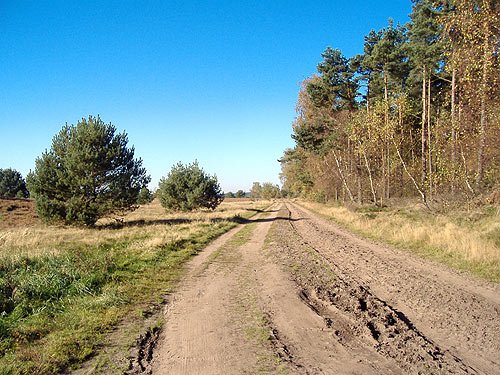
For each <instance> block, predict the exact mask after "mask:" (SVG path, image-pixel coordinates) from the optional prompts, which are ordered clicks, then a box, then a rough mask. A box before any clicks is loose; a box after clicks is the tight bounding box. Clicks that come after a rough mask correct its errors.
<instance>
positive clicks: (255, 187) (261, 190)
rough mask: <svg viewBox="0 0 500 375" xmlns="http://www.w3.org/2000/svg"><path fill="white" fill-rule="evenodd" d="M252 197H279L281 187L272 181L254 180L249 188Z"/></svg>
mask: <svg viewBox="0 0 500 375" xmlns="http://www.w3.org/2000/svg"><path fill="white" fill-rule="evenodd" d="M250 196H251V197H252V198H262V199H275V198H281V196H282V195H281V189H280V187H279V186H278V185H276V184H273V183H272V182H263V183H262V184H261V183H260V182H254V183H253V184H252V189H251V190H250Z"/></svg>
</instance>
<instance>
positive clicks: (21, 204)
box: [0, 198, 39, 229]
mask: <svg viewBox="0 0 500 375" xmlns="http://www.w3.org/2000/svg"><path fill="white" fill-rule="evenodd" d="M38 222H39V219H38V215H37V214H36V212H35V202H34V201H33V200H31V199H19V198H1V199H0V229H4V228H13V227H27V226H31V225H34V224H37V223H38Z"/></svg>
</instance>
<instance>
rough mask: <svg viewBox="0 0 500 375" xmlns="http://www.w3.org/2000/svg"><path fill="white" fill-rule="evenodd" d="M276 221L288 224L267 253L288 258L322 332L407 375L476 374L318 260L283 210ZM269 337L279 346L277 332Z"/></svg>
mask: <svg viewBox="0 0 500 375" xmlns="http://www.w3.org/2000/svg"><path fill="white" fill-rule="evenodd" d="M294 208H295V207H294ZM295 209H296V208H295ZM280 216H281V217H288V220H282V221H280V222H279V223H278V224H277V225H278V228H277V229H276V231H277V235H278V238H279V241H278V244H279V245H278V247H279V250H280V251H274V252H273V253H274V254H276V256H278V258H279V260H280V261H281V262H282V263H287V262H290V260H291V259H293V264H288V265H289V267H290V269H295V270H296V271H292V279H293V280H294V281H295V282H296V283H297V285H298V286H299V287H300V288H301V289H300V291H299V296H300V298H301V300H302V301H303V302H304V303H305V304H306V305H307V306H308V307H309V308H310V309H311V310H312V311H313V312H314V313H315V314H317V315H318V316H320V317H321V318H322V319H323V321H324V323H325V328H327V329H329V330H331V332H332V334H333V336H334V337H335V338H336V340H337V341H338V342H339V343H340V344H341V345H343V346H345V347H347V348H350V347H352V348H355V347H357V346H359V342H360V341H361V342H363V344H362V345H363V346H364V345H366V346H368V347H369V346H372V347H373V348H374V349H375V350H376V352H377V353H379V354H380V355H382V356H383V357H386V358H388V359H391V360H393V361H395V362H396V363H397V365H398V367H399V368H400V369H401V370H404V371H405V372H407V373H419V374H420V373H426V374H428V373H447V374H454V373H458V374H477V373H482V371H478V370H477V369H475V368H474V367H472V366H470V365H469V364H467V363H465V361H464V360H462V359H461V358H459V357H458V356H457V355H455V354H453V353H451V352H450V351H449V350H445V349H442V348H441V347H439V346H438V345H437V344H436V343H435V342H433V340H431V339H430V338H428V337H426V336H425V335H424V334H423V333H422V332H420V331H419V329H418V328H417V327H416V326H415V324H413V323H412V321H411V320H410V319H409V318H408V317H407V316H406V315H405V314H404V313H403V312H402V311H399V310H398V309H397V308H395V307H394V306H391V304H389V303H388V302H387V301H384V300H383V299H381V298H379V297H378V296H376V295H374V294H373V293H372V292H371V291H370V288H369V287H368V286H366V285H364V284H363V283H362V282H361V281H358V280H355V279H354V278H352V277H351V276H350V275H349V274H348V273H347V272H346V271H345V270H344V269H341V268H340V267H338V266H337V265H336V264H334V263H333V262H332V260H331V259H329V258H327V257H326V256H324V255H323V251H321V250H319V249H317V248H315V247H314V246H313V245H312V244H311V243H310V242H309V241H308V238H309V237H308V238H306V237H304V236H303V235H302V234H301V230H298V229H297V228H296V222H297V221H300V220H302V219H297V218H295V219H293V220H292V213H291V211H290V209H289V207H288V206H285V207H283V208H282V210H281V212H280ZM304 220H306V219H304ZM309 224H310V223H309ZM310 225H311V224H310ZM275 250H276V249H275ZM305 250H307V251H305ZM325 270H329V272H325ZM272 336H273V337H274V338H276V339H275V340H276V341H279V333H278V332H273V335H272ZM273 340H274V339H273ZM285 348H286V346H285ZM285 354H286V356H282V355H280V357H281V358H283V359H284V360H285V361H287V362H289V363H290V364H292V365H293V364H294V363H293V362H294V361H293V355H292V354H290V353H288V352H286V351H285Z"/></svg>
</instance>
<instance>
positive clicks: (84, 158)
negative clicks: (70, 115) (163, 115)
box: [28, 116, 150, 225]
mask: <svg viewBox="0 0 500 375" xmlns="http://www.w3.org/2000/svg"><path fill="white" fill-rule="evenodd" d="M127 143H128V138H127V134H126V133H125V132H124V133H121V134H116V128H115V126H113V125H112V124H111V123H109V124H105V123H104V122H103V121H102V120H101V118H100V117H99V116H97V117H93V116H89V118H88V119H85V118H83V119H82V120H81V121H79V122H78V123H77V124H76V125H67V124H66V125H65V126H64V127H63V128H62V129H61V131H60V132H59V133H58V134H57V135H56V136H55V137H54V138H53V140H52V147H51V149H50V150H48V151H45V152H44V153H43V154H42V156H40V157H39V158H37V159H36V161H35V171H34V172H32V173H30V174H29V175H28V186H29V190H30V191H31V192H32V195H33V197H34V198H35V200H36V205H37V212H38V214H39V215H40V217H41V218H42V219H44V220H45V221H48V222H54V221H64V222H65V223H66V224H79V225H93V224H94V223H95V222H96V221H97V220H98V219H99V218H100V217H103V216H104V215H107V214H109V213H111V212H114V211H123V210H130V209H133V208H134V206H135V204H136V202H137V197H138V195H139V192H140V190H141V189H142V188H143V187H144V186H146V184H147V183H148V182H149V181H150V177H149V176H148V175H147V174H146V170H145V168H143V167H142V160H141V159H135V158H134V148H133V147H131V148H129V147H127Z"/></svg>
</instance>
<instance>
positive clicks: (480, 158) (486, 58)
mask: <svg viewBox="0 0 500 375" xmlns="http://www.w3.org/2000/svg"><path fill="white" fill-rule="evenodd" d="M485 5H486V7H488V8H489V2H488V1H485ZM484 11H485V12H486V11H488V13H489V12H490V11H491V9H485V10H484ZM484 33H485V35H484V43H483V61H482V63H483V66H482V68H483V71H482V77H481V87H480V95H481V108H480V116H481V117H480V122H479V144H478V148H477V177H476V190H477V189H479V188H480V187H481V183H482V181H483V177H484V149H485V146H486V125H487V113H486V101H487V93H488V70H489V69H488V68H489V66H490V63H491V61H490V58H491V54H490V34H491V31H490V27H489V25H488V22H487V21H485V22H484Z"/></svg>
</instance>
